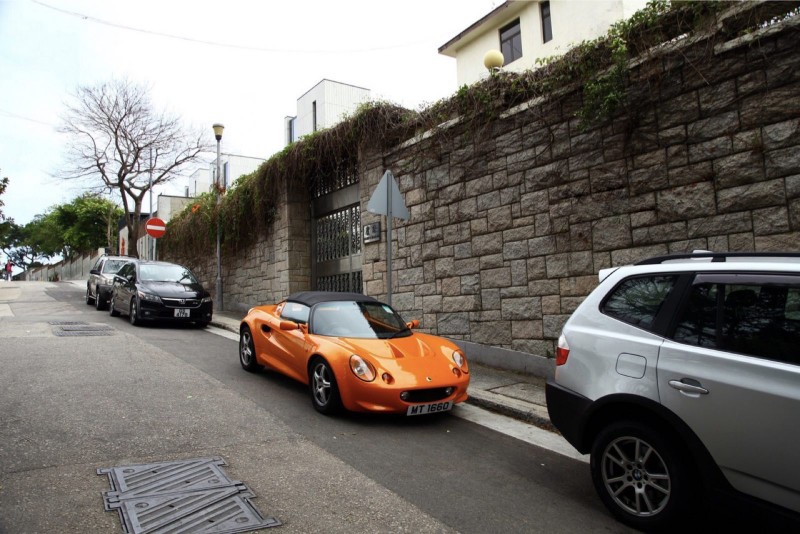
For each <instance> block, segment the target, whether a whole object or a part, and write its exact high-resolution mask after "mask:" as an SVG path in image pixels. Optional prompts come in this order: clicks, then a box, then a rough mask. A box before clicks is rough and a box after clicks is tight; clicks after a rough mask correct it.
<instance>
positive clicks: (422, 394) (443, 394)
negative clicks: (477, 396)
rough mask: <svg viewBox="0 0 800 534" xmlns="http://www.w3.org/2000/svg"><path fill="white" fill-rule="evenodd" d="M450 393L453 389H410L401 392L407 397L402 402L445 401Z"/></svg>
mask: <svg viewBox="0 0 800 534" xmlns="http://www.w3.org/2000/svg"><path fill="white" fill-rule="evenodd" d="M448 390H450V393H448ZM452 392H453V388H431V389H411V390H408V391H404V392H403V393H406V394H408V397H406V398H404V399H403V400H404V401H406V402H433V401H438V400H442V399H446V398H447V397H449V396H450V395H451V394H452Z"/></svg>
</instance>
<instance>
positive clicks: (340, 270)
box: [311, 165, 363, 293]
mask: <svg viewBox="0 0 800 534" xmlns="http://www.w3.org/2000/svg"><path fill="white" fill-rule="evenodd" d="M312 193H313V197H314V198H313V200H312V214H313V219H314V223H313V226H312V232H313V235H312V242H313V244H314V246H313V250H312V259H313V261H312V267H311V275H312V280H313V282H312V284H313V288H314V289H316V290H320V291H353V292H356V293H361V292H363V287H362V286H363V283H362V277H361V205H360V196H359V191H358V174H357V172H355V166H354V165H348V166H347V167H346V170H343V171H338V172H334V173H331V176H330V177H324V178H322V179H320V180H319V181H318V182H317V184H316V185H315V187H314V189H313V191H312Z"/></svg>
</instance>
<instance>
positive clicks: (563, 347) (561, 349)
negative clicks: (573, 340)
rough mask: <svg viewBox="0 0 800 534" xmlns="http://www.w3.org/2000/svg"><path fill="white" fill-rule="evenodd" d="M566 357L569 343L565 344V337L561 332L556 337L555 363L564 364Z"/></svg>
mask: <svg viewBox="0 0 800 534" xmlns="http://www.w3.org/2000/svg"><path fill="white" fill-rule="evenodd" d="M568 357H569V344H567V338H565V337H564V334H561V335H560V336H559V338H558V346H557V347H556V365H564V364H565V363H567V358H568Z"/></svg>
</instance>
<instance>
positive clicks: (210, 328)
mask: <svg viewBox="0 0 800 534" xmlns="http://www.w3.org/2000/svg"><path fill="white" fill-rule="evenodd" d="M206 332H208V333H209V334H216V335H218V336H222V337H225V338H228V339H232V340H234V341H239V335H238V334H234V333H233V332H231V331H230V330H225V329H224V328H217V327H216V326H208V327H206Z"/></svg>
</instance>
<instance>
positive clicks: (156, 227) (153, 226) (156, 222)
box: [145, 217, 167, 239]
mask: <svg viewBox="0 0 800 534" xmlns="http://www.w3.org/2000/svg"><path fill="white" fill-rule="evenodd" d="M145 229H146V230H147V235H149V236H150V237H152V238H154V239H158V238H159V237H163V236H164V234H165V233H166V232H167V223H165V222H164V221H163V220H161V219H159V218H158V217H151V218H149V219H147V223H146V226H145Z"/></svg>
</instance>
